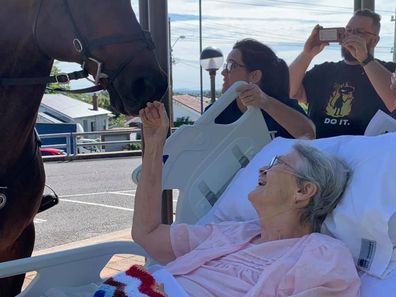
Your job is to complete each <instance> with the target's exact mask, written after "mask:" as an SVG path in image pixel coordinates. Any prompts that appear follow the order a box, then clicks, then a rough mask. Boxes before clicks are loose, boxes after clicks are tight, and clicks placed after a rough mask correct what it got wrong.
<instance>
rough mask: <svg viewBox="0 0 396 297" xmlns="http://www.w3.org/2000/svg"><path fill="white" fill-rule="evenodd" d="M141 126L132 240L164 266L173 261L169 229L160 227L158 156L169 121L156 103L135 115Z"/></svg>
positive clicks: (160, 187)
mask: <svg viewBox="0 0 396 297" xmlns="http://www.w3.org/2000/svg"><path fill="white" fill-rule="evenodd" d="M139 115H140V118H141V120H142V122H143V135H144V140H145V148H144V155H143V162H142V171H141V176H140V180H139V183H138V186H137V190H136V196H135V207H134V215H133V225H132V238H133V239H134V240H135V241H136V242H137V243H138V244H140V245H141V246H142V247H143V248H144V249H145V250H146V252H147V253H149V255H150V256H152V257H153V258H154V259H156V260H157V261H159V262H160V263H161V264H166V263H168V262H170V261H172V260H174V259H175V254H174V252H173V250H172V245H171V241H170V226H169V225H165V224H161V198H162V155H163V148H164V143H165V139H166V136H167V133H168V128H169V119H168V116H167V114H166V111H165V108H164V105H163V104H162V103H160V102H157V101H155V102H153V103H147V107H146V108H143V109H141V110H140V112H139Z"/></svg>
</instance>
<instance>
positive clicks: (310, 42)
mask: <svg viewBox="0 0 396 297" xmlns="http://www.w3.org/2000/svg"><path fill="white" fill-rule="evenodd" d="M322 28H323V27H322V26H320V25H316V26H315V27H314V28H313V30H312V32H311V35H310V36H309V37H308V39H307V41H305V44H304V53H305V54H306V55H309V56H311V57H312V58H313V57H315V56H316V55H317V54H319V53H320V52H321V51H322V50H323V49H324V48H325V47H326V46H327V45H329V43H328V42H321V41H320V40H319V30H320V29H322Z"/></svg>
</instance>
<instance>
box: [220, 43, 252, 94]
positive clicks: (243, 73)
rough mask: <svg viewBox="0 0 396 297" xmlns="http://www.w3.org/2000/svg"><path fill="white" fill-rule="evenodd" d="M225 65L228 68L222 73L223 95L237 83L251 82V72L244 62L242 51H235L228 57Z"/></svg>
mask: <svg viewBox="0 0 396 297" xmlns="http://www.w3.org/2000/svg"><path fill="white" fill-rule="evenodd" d="M225 65H226V67H224V69H223V71H222V72H221V74H222V75H223V89H222V92H223V93H224V92H225V91H227V89H228V88H229V87H230V86H231V85H232V84H233V83H234V82H236V81H239V80H243V81H249V72H248V70H247V69H246V66H245V65H244V63H243V61H242V54H241V51H240V50H238V49H233V50H232V51H231V52H230V53H229V55H228V56H227V60H226V64H225Z"/></svg>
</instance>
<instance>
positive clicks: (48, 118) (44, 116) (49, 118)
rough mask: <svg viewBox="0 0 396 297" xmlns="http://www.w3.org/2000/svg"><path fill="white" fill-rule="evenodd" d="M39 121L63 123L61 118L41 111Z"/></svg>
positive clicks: (38, 115)
mask: <svg viewBox="0 0 396 297" xmlns="http://www.w3.org/2000/svg"><path fill="white" fill-rule="evenodd" d="M36 122H37V123H45V122H48V123H55V124H61V123H63V122H62V121H61V120H59V119H57V118H56V117H53V116H51V115H49V114H47V113H44V112H41V111H39V113H38V114H37V120H36Z"/></svg>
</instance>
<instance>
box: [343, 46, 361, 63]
mask: <svg viewBox="0 0 396 297" xmlns="http://www.w3.org/2000/svg"><path fill="white" fill-rule="evenodd" d="M341 56H342V57H343V58H344V59H345V60H346V61H348V62H357V60H356V59H355V57H354V56H352V54H351V52H350V51H348V50H347V49H346V48H343V47H341Z"/></svg>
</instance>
